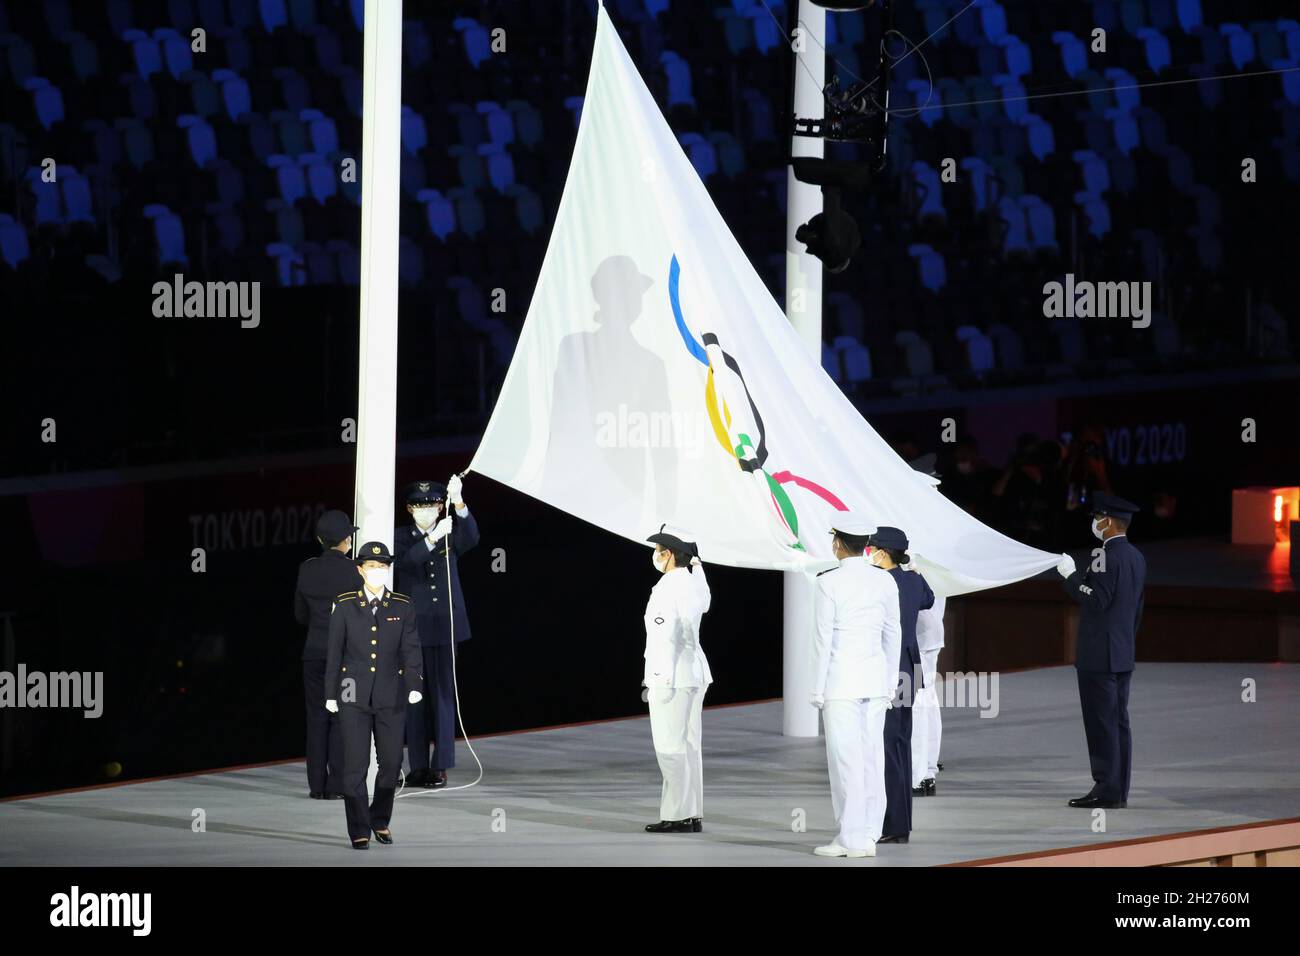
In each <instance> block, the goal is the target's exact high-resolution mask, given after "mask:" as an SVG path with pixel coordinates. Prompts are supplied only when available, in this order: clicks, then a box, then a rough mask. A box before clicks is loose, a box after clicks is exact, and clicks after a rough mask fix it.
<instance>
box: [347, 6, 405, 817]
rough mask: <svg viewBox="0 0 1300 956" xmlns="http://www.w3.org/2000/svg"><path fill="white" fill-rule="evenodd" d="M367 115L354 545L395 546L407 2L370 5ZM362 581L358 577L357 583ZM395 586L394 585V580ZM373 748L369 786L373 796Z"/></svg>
mask: <svg viewBox="0 0 1300 956" xmlns="http://www.w3.org/2000/svg"><path fill="white" fill-rule="evenodd" d="M363 44H364V51H365V52H364V60H363V65H362V95H363V100H364V106H363V107H362V113H361V323H360V330H361V349H360V368H359V372H358V376H357V468H356V500H355V505H354V509H355V510H354V514H355V518H354V519H353V520H354V522H355V523H356V524H357V525H358V526H359V528H360V530H359V531H358V532H357V533H356V537H355V538H354V540H353V546H354V547H357V546H359V545H361V544H362V543H363V542H365V541H382V542H384V543H385V544H387V545H388V547H389V549H390V550H391V549H392V546H393V484H394V481H395V474H396V457H397V249H398V237H399V235H400V232H399V225H398V214H399V181H400V178H401V148H402V0H382V2H378V0H372V2H370V3H367V4H366V7H365V29H364V31H363ZM358 580H359V579H358ZM390 583H391V579H390ZM376 766H377V765H376V761H375V754H374V749H373V743H372V745H371V755H370V774H369V779H368V782H367V784H368V787H369V789H370V791H371V792H373V791H374V784H375V773H376Z"/></svg>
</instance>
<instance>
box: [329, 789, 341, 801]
mask: <svg viewBox="0 0 1300 956" xmlns="http://www.w3.org/2000/svg"><path fill="white" fill-rule="evenodd" d="M325 799H326V800H342V799H343V794H341V793H339V792H338V791H337V790H330V791H329V792H327V793H326V794H325Z"/></svg>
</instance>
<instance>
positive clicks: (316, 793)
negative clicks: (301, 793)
mask: <svg viewBox="0 0 1300 956" xmlns="http://www.w3.org/2000/svg"><path fill="white" fill-rule="evenodd" d="M307 796H309V797H311V798H312V799H313V800H324V799H325V794H324V792H322V791H320V790H309V791H308V792H307Z"/></svg>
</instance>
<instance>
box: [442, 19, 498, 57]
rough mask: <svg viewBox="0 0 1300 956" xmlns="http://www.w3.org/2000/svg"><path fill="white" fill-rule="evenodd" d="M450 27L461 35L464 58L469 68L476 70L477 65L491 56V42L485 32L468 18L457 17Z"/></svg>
mask: <svg viewBox="0 0 1300 956" xmlns="http://www.w3.org/2000/svg"><path fill="white" fill-rule="evenodd" d="M451 26H452V29H454V30H455V31H456V32H457V33H459V34H460V35H461V43H462V44H463V45H464V47H465V56H466V57H467V58H468V59H469V63H470V66H472V67H474V69H476V70H477V69H478V65H479V64H480V63H482V62H483V61H484V60H486V59H487V58H488V57H490V56H491V55H492V41H491V39H490V38H489V37H488V32H487V30H485V29H484V28H483V26H482V25H481V24H480V23H479V22H478V21H477V20H474V19H471V18H470V17H457V18H456V19H455V20H453V21H452V22H451Z"/></svg>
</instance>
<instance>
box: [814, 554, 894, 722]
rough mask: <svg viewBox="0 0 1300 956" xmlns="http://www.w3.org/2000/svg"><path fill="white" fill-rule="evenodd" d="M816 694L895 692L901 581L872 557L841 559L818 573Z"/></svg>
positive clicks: (841, 696)
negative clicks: (827, 569) (871, 558)
mask: <svg viewBox="0 0 1300 956" xmlns="http://www.w3.org/2000/svg"><path fill="white" fill-rule="evenodd" d="M815 600H816V611H815V615H816V627H815V630H814V632H813V647H812V652H813V687H812V692H813V693H814V694H820V695H821V696H822V697H824V698H825V699H826V700H844V699H850V700H855V699H858V698H862V697H892V696H893V695H894V691H895V688H897V686H898V663H899V659H900V656H901V653H902V645H903V629H902V626H901V624H900V623H899V611H898V585H897V584H895V583H894V577H893V575H891V574H890V573H889V572H888V571H884V570H882V569H880V568H877V567H875V566H873V565H872V564H871V563H870V562H868V561H867V559H866V558H863V557H852V558H845V559H843V560H842V561H840V564H839V567H837V568H831V569H830V570H829V571H823V572H822V573H821V574H819V575H818V576H817V594H816V599H815Z"/></svg>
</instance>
